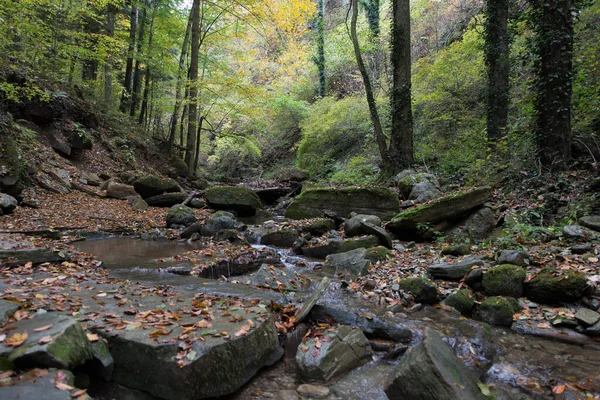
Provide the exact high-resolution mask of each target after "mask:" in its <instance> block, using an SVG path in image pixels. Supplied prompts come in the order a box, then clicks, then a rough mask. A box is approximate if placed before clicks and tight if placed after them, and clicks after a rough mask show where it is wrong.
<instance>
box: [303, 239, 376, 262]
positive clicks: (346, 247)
mask: <svg viewBox="0 0 600 400" xmlns="http://www.w3.org/2000/svg"><path fill="white" fill-rule="evenodd" d="M379 244H380V243H379V239H377V238H376V237H375V236H367V237H364V238H353V239H345V240H339V239H334V240H331V241H330V242H329V243H326V244H323V245H319V246H312V247H302V254H304V255H305V256H306V257H312V258H325V257H327V256H328V255H330V254H336V253H346V252H348V251H351V250H356V249H359V248H361V247H364V248H365V249H369V248H371V247H375V246H378V245H379Z"/></svg>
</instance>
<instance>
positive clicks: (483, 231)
mask: <svg viewBox="0 0 600 400" xmlns="http://www.w3.org/2000/svg"><path fill="white" fill-rule="evenodd" d="M495 226H496V219H495V218H494V213H493V212H492V210H491V209H489V208H488V207H481V208H479V209H478V210H475V211H474V212H472V213H471V214H470V215H469V216H468V217H467V218H465V219H463V220H462V221H460V222H459V223H458V224H456V225H455V226H453V227H452V228H451V229H449V230H448V231H446V232H445V234H446V237H447V238H448V239H450V240H453V241H463V240H470V241H479V240H482V239H485V238H486V237H487V236H488V235H489V234H490V232H491V231H492V230H493V229H494V227H495Z"/></svg>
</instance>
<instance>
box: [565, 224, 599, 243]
mask: <svg viewBox="0 0 600 400" xmlns="http://www.w3.org/2000/svg"><path fill="white" fill-rule="evenodd" d="M563 235H564V236H565V237H566V238H569V239H576V240H589V239H595V238H596V236H597V233H596V232H595V231H593V230H591V229H588V228H585V227H583V226H579V225H565V226H564V227H563Z"/></svg>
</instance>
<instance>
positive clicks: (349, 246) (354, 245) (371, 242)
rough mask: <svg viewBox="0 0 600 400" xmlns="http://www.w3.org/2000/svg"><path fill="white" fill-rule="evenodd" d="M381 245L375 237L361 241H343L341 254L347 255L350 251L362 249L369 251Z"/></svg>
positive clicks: (360, 239) (368, 237) (361, 239)
mask: <svg viewBox="0 0 600 400" xmlns="http://www.w3.org/2000/svg"><path fill="white" fill-rule="evenodd" d="M378 245H379V239H377V238H376V237H375V236H367V237H365V238H359V239H346V240H344V241H343V243H342V244H341V247H340V253H345V252H347V251H350V250H356V249H359V248H361V247H364V248H365V249H369V248H371V247H375V246H378Z"/></svg>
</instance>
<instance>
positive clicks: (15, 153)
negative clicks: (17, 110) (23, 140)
mask: <svg viewBox="0 0 600 400" xmlns="http://www.w3.org/2000/svg"><path fill="white" fill-rule="evenodd" d="M4 115H6V114H3V115H1V116H0V118H1V119H4ZM3 122H5V121H2V120H0V191H2V192H4V193H6V194H9V195H11V196H14V197H19V195H20V194H21V191H22V190H23V188H24V186H23V178H24V177H25V176H26V172H27V165H26V164H25V158H24V157H23V154H22V152H21V148H20V147H19V144H18V143H17V141H16V140H14V139H13V138H12V137H11V135H10V134H9V132H8V129H6V128H5V127H6V125H10V122H7V123H6V124H4V123H3Z"/></svg>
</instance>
